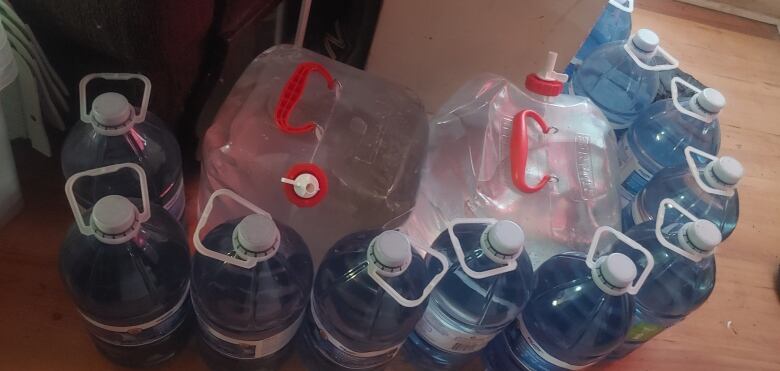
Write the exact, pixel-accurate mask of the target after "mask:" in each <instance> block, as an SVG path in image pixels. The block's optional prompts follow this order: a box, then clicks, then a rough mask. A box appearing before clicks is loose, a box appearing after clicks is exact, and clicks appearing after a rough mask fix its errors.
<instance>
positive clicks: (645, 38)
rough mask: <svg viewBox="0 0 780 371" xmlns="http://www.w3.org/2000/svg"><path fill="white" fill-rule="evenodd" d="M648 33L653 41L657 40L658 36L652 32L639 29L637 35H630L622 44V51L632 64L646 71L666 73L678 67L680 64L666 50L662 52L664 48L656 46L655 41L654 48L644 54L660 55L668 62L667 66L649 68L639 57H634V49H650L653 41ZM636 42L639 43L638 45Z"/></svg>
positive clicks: (660, 65)
mask: <svg viewBox="0 0 780 371" xmlns="http://www.w3.org/2000/svg"><path fill="white" fill-rule="evenodd" d="M643 31H647V32H643ZM648 32H649V33H651V34H652V35H653V36H655V40H658V35H656V34H655V33H654V32H652V31H650V30H647V29H641V30H639V31H637V33H635V34H634V35H632V36H631V37H630V38H629V39H628V41H626V43H625V44H623V49H624V50H625V51H626V53H628V55H629V56H630V57H631V59H633V60H634V63H636V64H637V66H639V67H641V68H643V69H645V70H648V71H668V70H673V69H675V68H677V67H679V66H680V62H679V61H678V60H677V58H675V57H674V56H672V55H671V54H669V53H668V52H667V51H666V50H664V48H662V47H660V46H658V45H657V41H656V43H655V44H656V45H655V47H653V48H652V50H651V51H645V52H647V53H651V54H654V55H655V54H661V55H662V56H663V57H664V59H666V61H667V62H668V63H667V64H657V65H654V66H651V65H649V64H647V63H645V62H643V61H642V59H640V58H639V56H638V55H636V51H634V48H636V49H640V50H642V49H643V48H644V49H650V47H651V46H652V44H653V41H654V40H653V37H651V36H650V34H648ZM637 42H638V43H639V44H638V45H637ZM643 51H644V50H643Z"/></svg>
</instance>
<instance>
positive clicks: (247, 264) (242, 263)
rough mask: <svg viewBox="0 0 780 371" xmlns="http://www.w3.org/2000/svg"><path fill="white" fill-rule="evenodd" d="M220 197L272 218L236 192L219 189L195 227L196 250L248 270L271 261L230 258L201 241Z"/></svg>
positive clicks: (266, 257) (251, 258)
mask: <svg viewBox="0 0 780 371" xmlns="http://www.w3.org/2000/svg"><path fill="white" fill-rule="evenodd" d="M219 196H225V197H227V198H230V199H232V200H233V201H236V202H237V203H238V204H240V205H241V206H243V207H245V208H247V209H249V210H250V211H251V212H252V213H254V214H259V215H265V216H268V217H269V218H270V217H271V214H269V213H268V212H266V211H265V210H263V209H261V208H259V207H257V206H255V205H254V204H253V203H251V202H249V201H248V200H247V199H245V198H243V197H241V196H239V195H238V194H236V193H235V192H233V191H231V190H229V189H226V188H222V189H218V190H216V191H214V193H212V194H211V196H210V197H209V200H208V202H206V206H205V207H204V208H203V214H202V215H201V216H200V219H199V220H198V225H197V226H196V227H195V233H194V234H193V235H192V244H193V245H194V246H195V250H197V251H198V253H200V254H201V255H204V256H207V257H209V258H212V259H215V260H219V261H221V262H224V263H228V264H233V265H235V266H238V267H241V268H246V269H252V268H254V267H255V265H257V263H259V262H262V261H265V260H268V259H270V257H271V256H270V255H269V256H265V257H262V256H261V257H253V256H247V257H245V259H246V260H243V259H238V258H236V257H233V256H228V255H225V254H222V253H219V252H216V251H214V250H211V249H209V248H207V247H206V246H204V245H203V241H201V239H200V233H201V231H202V230H203V227H204V226H206V222H208V219H209V216H210V215H211V211H212V210H213V208H214V200H215V199H216V198H217V197H219ZM277 233H279V231H278V229H277ZM276 240H277V241H279V236H278V235H277V237H276Z"/></svg>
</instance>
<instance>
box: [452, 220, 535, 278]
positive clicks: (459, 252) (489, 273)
mask: <svg viewBox="0 0 780 371" xmlns="http://www.w3.org/2000/svg"><path fill="white" fill-rule="evenodd" d="M476 223H482V224H488V225H489V227H488V228H490V227H492V226H494V225H496V224H497V223H498V221H497V220H496V219H491V218H460V219H453V220H452V221H450V223H449V224H448V226H447V231H448V232H449V235H450V241H452V248H453V250H455V256H456V257H457V258H458V263H460V267H461V269H463V272H464V273H466V275H467V276H469V277H471V278H474V279H483V278H488V277H493V276H497V275H499V274H503V273H507V272H511V271H513V270H515V269H517V260H516V258H517V256H515V258H513V259H508V260H507V261H497V259H496V260H494V261H495V262H496V263H498V264H503V265H502V266H499V267H496V268H493V269H488V270H484V271H481V272H478V271H475V270H473V269H471V268H470V267H469V266H468V265H467V264H466V256H465V253H464V252H463V246H462V245H461V243H460V239H458V236H457V235H455V226H456V225H458V224H476ZM521 231H522V230H521ZM523 240H525V236H523ZM522 251H523V250H522V249H520V250H519V251H517V253H516V255H519V254H520V253H522ZM486 256H488V257H490V254H488V253H486ZM491 260H493V259H491Z"/></svg>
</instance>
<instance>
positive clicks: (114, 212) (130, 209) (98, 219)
mask: <svg viewBox="0 0 780 371" xmlns="http://www.w3.org/2000/svg"><path fill="white" fill-rule="evenodd" d="M137 217H138V209H136V207H135V205H133V203H132V202H130V200H128V199H127V198H125V197H122V196H116V195H112V196H106V197H103V198H101V199H100V200H99V201H98V202H97V203H96V204H95V206H94V207H93V208H92V216H91V221H92V225H93V227H94V228H95V229H97V230H98V231H100V232H101V233H104V234H108V235H116V234H120V233H123V232H127V231H128V230H130V229H132V228H133V225H134V224H135V223H136V219H137Z"/></svg>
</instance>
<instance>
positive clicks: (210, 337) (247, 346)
mask: <svg viewBox="0 0 780 371" xmlns="http://www.w3.org/2000/svg"><path fill="white" fill-rule="evenodd" d="M305 313H306V311H303V312H302V313H301V314H300V315H299V316H298V319H296V320H295V322H293V324H291V325H290V326H288V327H287V328H286V329H284V330H282V331H280V332H278V333H276V334H275V335H272V336H270V337H268V338H265V339H261V340H243V339H235V338H232V337H229V336H227V335H225V334H223V333H220V332H219V331H217V330H216V329H214V328H213V327H211V326H209V325H208V324H206V323H205V322H204V321H202V320H201V318H200V316H198V325H199V326H200V328H201V330H202V331H201V332H202V333H203V335H204V339H205V341H206V343H208V344H209V346H211V348H212V349H214V350H215V351H217V352H219V353H222V354H223V355H225V356H227V357H230V358H240V359H257V358H263V357H267V356H270V355H272V354H274V353H276V352H278V351H279V350H281V349H282V348H284V346H285V345H287V343H289V342H290V340H292V338H293V336H295V333H296V332H297V331H298V327H300V326H301V322H302V321H303V317H304V314H305Z"/></svg>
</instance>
